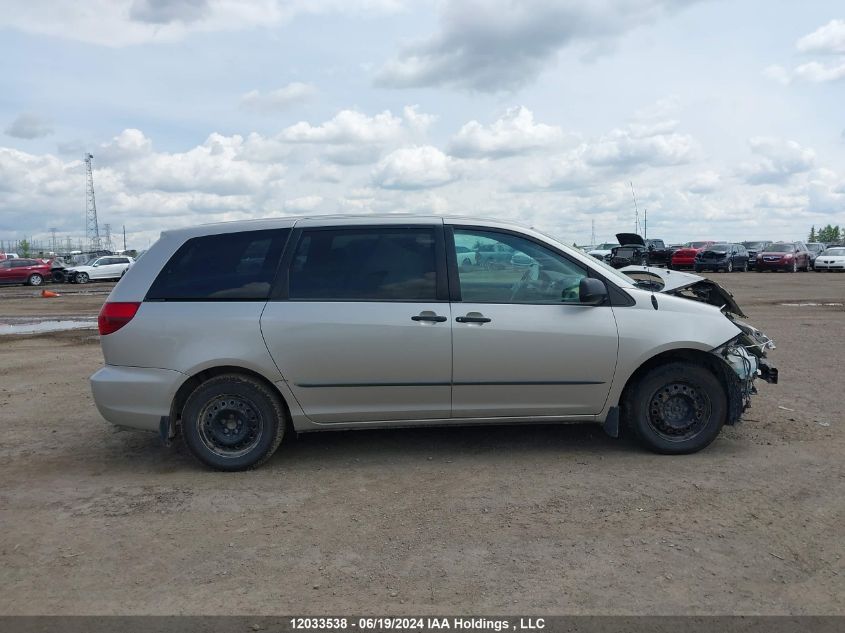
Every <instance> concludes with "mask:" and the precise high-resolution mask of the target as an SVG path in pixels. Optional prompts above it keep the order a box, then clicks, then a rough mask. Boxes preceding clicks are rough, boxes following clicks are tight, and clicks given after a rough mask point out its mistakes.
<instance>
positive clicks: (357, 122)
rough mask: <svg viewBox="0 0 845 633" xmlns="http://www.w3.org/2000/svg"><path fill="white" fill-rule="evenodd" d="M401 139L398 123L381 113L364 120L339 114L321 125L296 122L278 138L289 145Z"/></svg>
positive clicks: (358, 114) (387, 113)
mask: <svg viewBox="0 0 845 633" xmlns="http://www.w3.org/2000/svg"><path fill="white" fill-rule="evenodd" d="M401 135H402V119H401V118H399V117H396V116H393V115H392V114H391V113H390V110H385V111H384V112H382V113H380V114H376V115H375V116H372V117H370V116H367V115H366V114H362V113H361V112H358V111H356V110H341V111H340V112H338V113H337V114H336V115H335V116H334V118H332V119H331V120H329V121H326V122H325V123H323V124H321V125H311V124H310V123H307V122H306V121H300V122H299V123H296V124H294V125H291V126H290V127H288V128H285V129H284V130H283V131H282V133H281V134H279V138H280V139H282V140H284V141H287V142H289V143H326V144H330V145H343V144H348V143H388V142H391V141H395V140H397V139H399V138H400V137H401Z"/></svg>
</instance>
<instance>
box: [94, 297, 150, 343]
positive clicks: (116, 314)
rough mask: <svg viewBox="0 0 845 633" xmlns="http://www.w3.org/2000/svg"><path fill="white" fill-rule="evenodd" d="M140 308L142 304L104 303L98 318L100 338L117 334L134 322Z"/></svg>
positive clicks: (126, 302)
mask: <svg viewBox="0 0 845 633" xmlns="http://www.w3.org/2000/svg"><path fill="white" fill-rule="evenodd" d="M139 307H141V304H140V303H135V302H128V301H124V302H115V303H104V304H103V307H102V309H101V310H100V315H99V316H98V317H97V327H98V328H99V329H100V336H105V335H106V334H111V333H112V332H117V331H118V330H119V329H120V328H122V327H123V326H124V325H126V324H127V323H129V322H130V321H131V320H132V317H134V316H135V313H136V312H138V308H139Z"/></svg>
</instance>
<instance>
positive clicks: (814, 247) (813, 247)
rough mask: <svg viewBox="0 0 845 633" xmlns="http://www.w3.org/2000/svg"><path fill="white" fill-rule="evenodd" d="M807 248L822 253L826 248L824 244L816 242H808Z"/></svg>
mask: <svg viewBox="0 0 845 633" xmlns="http://www.w3.org/2000/svg"><path fill="white" fill-rule="evenodd" d="M807 248H808V249H809V250H811V251H813V252H814V253H821V252H822V251H823V250H824V244H816V243H813V242H811V243H809V244H807Z"/></svg>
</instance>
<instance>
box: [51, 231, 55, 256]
mask: <svg viewBox="0 0 845 633" xmlns="http://www.w3.org/2000/svg"><path fill="white" fill-rule="evenodd" d="M50 248H51V249H52V251H53V253H54V254H55V253H56V228H55V227H52V228H51V229H50Z"/></svg>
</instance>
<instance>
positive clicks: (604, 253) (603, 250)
mask: <svg viewBox="0 0 845 633" xmlns="http://www.w3.org/2000/svg"><path fill="white" fill-rule="evenodd" d="M617 246H619V244H617V243H616V242H614V243H612V244H611V243H610V242H607V243H606V244H599V245H598V246H596V247H595V248H594V249H592V250H591V251H587V255H589V256H591V257H595V258H596V259H600V260H601V261H603V262H606V261H608V260H609V259H610V252H611V251H612V250H613V249H614V248H616V247H617Z"/></svg>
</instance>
